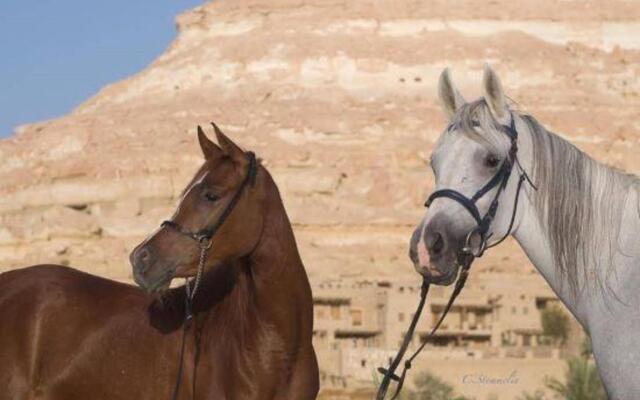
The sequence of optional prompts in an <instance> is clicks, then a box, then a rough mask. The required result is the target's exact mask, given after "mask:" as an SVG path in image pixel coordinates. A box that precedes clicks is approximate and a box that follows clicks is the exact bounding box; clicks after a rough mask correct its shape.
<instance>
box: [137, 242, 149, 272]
mask: <svg viewBox="0 0 640 400" xmlns="http://www.w3.org/2000/svg"><path fill="white" fill-rule="evenodd" d="M135 261H136V262H135V267H136V268H137V269H138V270H140V272H145V271H146V270H147V269H148V268H149V266H150V265H151V252H150V251H149V250H147V249H146V248H142V249H140V250H138V251H137V252H136V254H135Z"/></svg>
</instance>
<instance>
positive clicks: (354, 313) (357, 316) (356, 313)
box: [351, 310, 362, 326]
mask: <svg viewBox="0 0 640 400" xmlns="http://www.w3.org/2000/svg"><path fill="white" fill-rule="evenodd" d="M351 323H352V324H353V326H362V310H351Z"/></svg>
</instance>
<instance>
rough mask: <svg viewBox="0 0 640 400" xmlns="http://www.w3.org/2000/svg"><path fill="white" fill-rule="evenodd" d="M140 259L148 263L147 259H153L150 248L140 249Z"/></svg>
mask: <svg viewBox="0 0 640 400" xmlns="http://www.w3.org/2000/svg"><path fill="white" fill-rule="evenodd" d="M138 259H139V260H140V261H142V262H144V263H146V262H147V261H149V259H151V253H149V250H147V249H142V250H140V253H138Z"/></svg>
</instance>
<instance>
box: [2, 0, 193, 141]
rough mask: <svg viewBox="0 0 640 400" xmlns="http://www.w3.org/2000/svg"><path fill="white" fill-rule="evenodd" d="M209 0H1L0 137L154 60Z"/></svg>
mask: <svg viewBox="0 0 640 400" xmlns="http://www.w3.org/2000/svg"><path fill="white" fill-rule="evenodd" d="M202 2H203V0H108V1H86V0H85V1H79V0H62V1H60V0H58V1H53V0H0V138H1V137H6V136H8V135H10V134H11V133H12V132H13V128H14V127H15V126H17V125H20V124H23V123H26V122H35V121H39V120H43V119H50V118H54V117H57V116H60V115H64V114H66V113H67V112H69V111H71V110H72V109H73V108H74V107H76V106H77V105H78V104H80V103H82V101H83V100H85V99H87V98H88V97H90V96H91V95H92V94H94V93H96V92H97V91H98V90H99V89H100V88H101V87H102V86H104V85H105V84H107V83H110V82H114V81H117V80H119V79H122V78H125V77H127V76H129V75H131V74H133V73H135V72H137V71H139V70H140V69H142V68H144V67H145V66H146V65H148V64H149V63H150V62H151V61H153V59H155V58H156V57H157V56H158V55H160V54H161V53H162V52H163V50H164V49H165V48H166V47H167V46H168V45H169V43H170V42H171V40H172V39H173V38H174V37H175V36H176V30H175V23H174V22H175V16H176V15H177V14H179V13H180V12H181V11H183V10H187V9H189V8H193V7H195V6H197V5H199V4H201V3H202Z"/></svg>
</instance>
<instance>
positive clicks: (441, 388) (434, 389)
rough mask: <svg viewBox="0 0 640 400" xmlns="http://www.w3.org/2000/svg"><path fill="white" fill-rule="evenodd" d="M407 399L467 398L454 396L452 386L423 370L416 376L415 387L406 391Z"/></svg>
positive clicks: (463, 399) (460, 399)
mask: <svg viewBox="0 0 640 400" xmlns="http://www.w3.org/2000/svg"><path fill="white" fill-rule="evenodd" d="M406 399H407V400H469V399H468V398H466V397H464V396H456V395H455V393H454V390H453V386H451V385H449V384H448V383H447V382H445V381H444V380H442V379H440V378H438V377H437V376H436V375H434V374H432V373H430V372H423V373H421V374H420V375H418V376H417V377H416V380H415V389H414V390H413V391H412V392H410V393H407V397H406Z"/></svg>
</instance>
